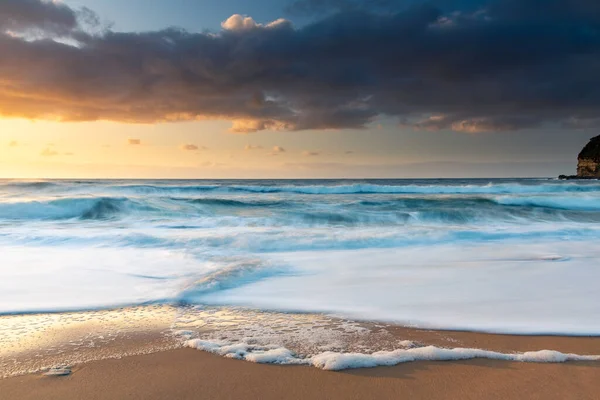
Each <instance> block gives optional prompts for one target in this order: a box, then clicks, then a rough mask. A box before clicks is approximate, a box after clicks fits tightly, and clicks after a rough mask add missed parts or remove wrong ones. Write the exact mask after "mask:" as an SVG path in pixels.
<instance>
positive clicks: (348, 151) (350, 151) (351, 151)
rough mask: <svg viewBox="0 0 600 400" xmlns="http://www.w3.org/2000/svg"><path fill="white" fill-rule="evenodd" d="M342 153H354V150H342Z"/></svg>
mask: <svg viewBox="0 0 600 400" xmlns="http://www.w3.org/2000/svg"><path fill="white" fill-rule="evenodd" d="M344 154H354V151H353V150H347V151H345V152H344Z"/></svg>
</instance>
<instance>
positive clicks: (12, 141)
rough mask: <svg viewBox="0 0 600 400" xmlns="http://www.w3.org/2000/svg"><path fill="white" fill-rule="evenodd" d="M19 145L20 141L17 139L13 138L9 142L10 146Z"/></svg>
mask: <svg viewBox="0 0 600 400" xmlns="http://www.w3.org/2000/svg"><path fill="white" fill-rule="evenodd" d="M18 145H19V142H17V141H16V140H11V141H10V142H8V147H17V146H18Z"/></svg>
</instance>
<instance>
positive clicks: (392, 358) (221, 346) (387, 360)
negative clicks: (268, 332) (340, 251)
mask: <svg viewBox="0 0 600 400" xmlns="http://www.w3.org/2000/svg"><path fill="white" fill-rule="evenodd" d="M186 345H187V346H188V347H191V348H195V349H198V350H204V351H208V352H210V353H214V354H218V355H221V356H224V357H228V358H235V359H239V360H246V361H251V362H256V363H261V364H286V365H311V366H313V367H317V368H320V369H324V370H330V371H339V370H343V369H352V368H373V367H383V366H393V365H397V364H401V363H405V362H412V361H455V360H470V359H474V358H485V359H490V360H502V361H518V362H535V363H562V362H567V361H600V355H577V354H565V353H561V352H558V351H554V350H540V351H530V352H526V353H499V352H495V351H489V350H481V349H468V348H454V349H445V348H440V347H436V346H425V347H416V348H410V349H398V350H393V351H378V352H375V353H371V354H363V353H338V352H332V351H327V352H324V353H320V354H316V355H314V356H310V357H306V358H301V357H298V356H297V355H296V354H295V353H294V352H292V351H290V350H288V349H286V348H284V347H276V346H257V345H251V344H248V343H243V342H241V343H228V342H217V341H206V340H201V339H192V340H189V341H187V342H186Z"/></svg>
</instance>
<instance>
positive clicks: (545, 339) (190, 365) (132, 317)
mask: <svg viewBox="0 0 600 400" xmlns="http://www.w3.org/2000/svg"><path fill="white" fill-rule="evenodd" d="M205 313H206V310H202V311H200V312H198V311H194V310H185V311H182V310H181V309H178V308H175V307H168V306H150V307H134V308H125V309H115V310H103V311H94V312H77V313H64V314H57V315H53V316H51V317H52V318H50V317H49V315H48V314H38V315H29V316H9V317H6V316H5V317H0V322H2V326H5V327H6V326H8V325H9V323H8V321H9V318H10V321H11V322H10V325H12V326H13V327H15V326H19V327H20V328H21V334H20V335H15V336H13V338H12V341H11V340H8V339H6V337H5V338H4V342H3V349H4V353H3V354H2V357H1V358H4V360H5V363H4V364H0V365H3V366H4V367H6V366H7V365H12V366H13V367H14V365H18V364H21V365H22V366H26V367H27V368H30V370H29V371H26V368H25V369H21V370H16V369H13V370H12V376H7V377H5V378H4V379H0V393H2V398H3V399H4V398H6V399H39V398H44V399H66V400H69V399H116V398H118V399H163V398H173V399H188V398H189V399H192V398H206V399H217V398H218V399H228V398H232V399H233V398H248V399H278V398H290V399H296V398H297V399H301V398H315V399H369V398H377V399H386V398H397V397H399V396H400V397H404V396H406V397H408V398H415V399H421V398H422V399H456V398H460V399H481V398H486V399H504V398H520V399H597V398H598V393H600V381H599V380H598V376H599V374H600V359H599V360H598V361H585V362H578V361H567V362H554V363H546V362H514V361H504V360H494V359H489V358H475V359H467V360H460V359H457V360H447V361H408V362H402V363H399V364H397V365H393V366H386V367H377V368H350V369H344V370H339V371H329V370H323V369H321V368H316V367H315V366H308V365H273V364H260V363H257V362H248V361H242V360H237V359H231V357H232V355H231V354H229V355H226V356H225V357H223V356H221V355H218V354H211V353H210V352H207V351H199V350H196V349H192V348H189V344H190V341H189V340H188V339H187V338H186V337H182V333H181V331H180V330H179V329H178V328H180V327H181V326H178V323H177V322H173V318H175V319H179V320H180V322H179V323H181V319H182V318H183V320H184V321H185V323H186V325H187V326H188V328H190V327H192V326H196V328H195V329H197V330H198V333H197V334H196V336H197V335H200V337H203V338H205V339H208V338H211V337H212V338H214V337H215V336H214V335H215V332H212V333H211V332H210V329H208V327H207V325H206V320H204V321H203V322H202V323H199V322H198V321H199V320H200V318H203V317H205ZM209 314H210V315H212V316H213V317H214V318H215V319H217V320H220V322H218V321H214V320H213V321H211V323H212V324H213V327H219V329H221V328H223V326H225V324H229V325H230V326H232V325H231V321H232V320H233V319H234V317H235V316H236V315H239V314H247V315H249V316H251V317H252V318H257V316H256V315H253V314H252V311H251V310H246V311H243V312H242V310H225V309H219V310H211V312H210V313H209ZM192 315H196V320H193V319H192V318H191V316H192ZM284 315H287V317H284ZM286 318H287V319H286ZM49 319H51V320H52V324H50V323H49V322H48V321H49ZM258 319H259V320H261V321H263V322H264V323H265V325H268V323H269V321H273V320H276V321H278V324H279V325H278V326H279V327H280V328H279V329H281V330H282V332H280V334H279V336H273V335H271V334H269V335H266V336H265V338H266V337H268V338H269V341H271V342H278V343H281V344H286V345H288V346H289V344H290V343H289V342H286V341H287V340H291V338H293V337H294V336H296V337H297V336H300V337H303V335H304V334H303V333H302V331H301V330H300V329H301V328H299V327H298V325H306V324H307V321H312V326H307V327H306V329H307V331H313V332H314V333H315V335H316V336H319V335H321V336H322V340H328V341H330V340H332V336H331V334H332V332H337V331H338V330H339V329H341V327H345V328H344V329H345V330H346V331H345V333H344V334H343V335H341V336H336V340H337V341H338V343H339V345H340V346H345V350H346V351H350V349H352V348H353V349H356V346H361V345H360V344H358V343H370V344H371V345H372V346H373V349H376V348H388V349H392V348H395V347H399V346H400V345H404V343H407V342H410V343H413V345H411V348H413V349H422V348H430V347H431V348H435V349H472V348H475V349H486V350H489V351H493V352H498V353H499V354H508V355H510V354H524V353H525V352H528V351H539V350H544V349H552V350H555V351H558V352H561V354H579V355H594V354H598V355H600V337H573V336H539V335H538V336H535V335H529V336H523V335H498V334H486V333H475V332H461V331H439V330H429V329H427V330H424V329H414V328H407V327H402V326H396V325H390V324H387V325H386V324H374V323H370V322H358V321H348V320H343V321H341V320H336V319H333V318H329V317H326V316H319V315H311V316H309V315H297V316H295V315H293V314H279V313H277V314H271V313H267V315H262V314H261V315H260V316H259V317H258ZM319 321H328V322H327V323H326V324H322V323H321V322H319ZM241 325H243V324H241ZM44 326H45V328H44ZM284 326H285V327H284ZM319 326H320V327H321V328H319ZM349 326H351V327H352V328H349ZM237 328H238V327H237V326H233V327H232V329H233V330H234V331H236V329H237ZM242 328H243V326H242ZM359 328H361V329H359ZM283 331H291V332H287V333H286V332H283ZM186 334H187V335H190V334H191V333H189V332H186ZM216 334H217V335H218V333H216ZM242 335H243V334H242ZM257 337H258V335H257ZM100 338H102V339H100ZM103 340H104V341H103ZM314 343H319V341H318V340H317V341H315V342H314ZM44 348H46V349H48V350H47V351H46V352H43V351H42V349H44ZM300 348H303V347H302V346H300ZM6 349H12V350H11V352H10V354H9V353H7V350H6ZM363 352H364V354H371V352H370V351H367V350H363ZM346 354H351V353H346ZM32 358H37V361H36V362H35V364H31V363H29V362H30V361H31V359H32ZM51 366H62V367H65V368H67V369H68V371H69V374H68V375H66V376H46V375H45V373H46V372H47V371H48V370H49V367H51ZM36 368H37V369H36Z"/></svg>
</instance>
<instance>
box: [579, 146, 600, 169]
mask: <svg viewBox="0 0 600 400" xmlns="http://www.w3.org/2000/svg"><path fill="white" fill-rule="evenodd" d="M577 177H578V178H600V136H596V137H594V138H592V139H590V141H589V142H588V144H587V145H586V146H585V147H584V148H583V150H581V152H580V153H579V156H577Z"/></svg>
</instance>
